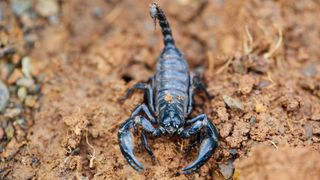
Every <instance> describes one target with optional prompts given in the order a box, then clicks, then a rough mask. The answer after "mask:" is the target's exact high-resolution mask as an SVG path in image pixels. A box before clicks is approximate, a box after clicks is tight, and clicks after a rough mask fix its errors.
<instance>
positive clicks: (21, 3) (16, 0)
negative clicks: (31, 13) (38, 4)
mask: <svg viewBox="0 0 320 180" xmlns="http://www.w3.org/2000/svg"><path fill="white" fill-rule="evenodd" d="M31 6H32V2H31V0H11V9H12V11H13V12H14V13H15V14H16V15H17V16H20V15H21V14H23V13H24V12H26V11H27V10H28V9H30V8H31Z"/></svg>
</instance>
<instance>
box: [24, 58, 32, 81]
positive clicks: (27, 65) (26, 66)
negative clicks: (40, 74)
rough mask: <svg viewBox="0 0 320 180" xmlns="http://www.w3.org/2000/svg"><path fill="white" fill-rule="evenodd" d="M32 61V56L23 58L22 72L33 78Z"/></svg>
mask: <svg viewBox="0 0 320 180" xmlns="http://www.w3.org/2000/svg"><path fill="white" fill-rule="evenodd" d="M30 61H31V58H30V57H24V58H23V59H22V72H23V74H24V75H25V76H26V77H28V78H31V73H32V65H31V63H30Z"/></svg>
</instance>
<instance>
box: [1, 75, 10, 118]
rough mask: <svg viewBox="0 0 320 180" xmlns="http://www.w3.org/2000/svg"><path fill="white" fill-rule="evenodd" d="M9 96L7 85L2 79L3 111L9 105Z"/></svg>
mask: <svg viewBox="0 0 320 180" xmlns="http://www.w3.org/2000/svg"><path fill="white" fill-rule="evenodd" d="M9 97H10V94H9V91H8V88H7V86H6V85H5V84H4V83H3V82H2V81H1V80H0V112H3V111H4V110H5V108H6V107H7V104H8V101H9Z"/></svg>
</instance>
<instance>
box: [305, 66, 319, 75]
mask: <svg viewBox="0 0 320 180" xmlns="http://www.w3.org/2000/svg"><path fill="white" fill-rule="evenodd" d="M317 73H318V72H317V69H316V66H315V65H309V66H307V67H305V68H303V69H302V74H303V75H304V76H308V77H312V76H315V75H316V74H317Z"/></svg>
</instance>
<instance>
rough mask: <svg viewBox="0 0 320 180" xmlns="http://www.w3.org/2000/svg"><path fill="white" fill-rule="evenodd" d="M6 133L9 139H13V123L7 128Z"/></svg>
mask: <svg viewBox="0 0 320 180" xmlns="http://www.w3.org/2000/svg"><path fill="white" fill-rule="evenodd" d="M5 132H6V135H7V138H8V139H12V137H13V136H14V129H13V126H12V124H11V123H10V124H8V126H7V127H6V128H5Z"/></svg>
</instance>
